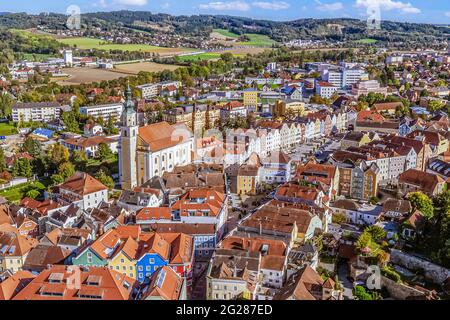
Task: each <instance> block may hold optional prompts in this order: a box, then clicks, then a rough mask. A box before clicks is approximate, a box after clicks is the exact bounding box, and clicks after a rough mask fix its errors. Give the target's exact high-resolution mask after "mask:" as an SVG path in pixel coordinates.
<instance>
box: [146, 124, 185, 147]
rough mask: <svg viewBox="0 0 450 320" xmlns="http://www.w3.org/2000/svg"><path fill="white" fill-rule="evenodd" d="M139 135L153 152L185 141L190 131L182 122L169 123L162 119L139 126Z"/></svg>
mask: <svg viewBox="0 0 450 320" xmlns="http://www.w3.org/2000/svg"><path fill="white" fill-rule="evenodd" d="M139 137H140V138H141V139H142V141H143V142H144V143H146V144H147V145H148V146H149V148H150V151H152V152H155V151H160V150H163V149H167V148H170V147H173V146H176V145H178V144H181V143H184V142H187V141H188V139H189V138H190V137H191V132H190V131H189V129H188V128H187V126H186V125H184V124H176V125H170V124H169V123H167V122H164V121H163V122H159V123H154V124H151V125H148V126H145V127H140V128H139Z"/></svg>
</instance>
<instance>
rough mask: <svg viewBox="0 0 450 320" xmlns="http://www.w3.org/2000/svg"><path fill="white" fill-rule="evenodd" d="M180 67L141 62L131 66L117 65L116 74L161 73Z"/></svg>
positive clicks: (130, 64)
mask: <svg viewBox="0 0 450 320" xmlns="http://www.w3.org/2000/svg"><path fill="white" fill-rule="evenodd" d="M177 68H178V66H176V65H170V64H159V63H154V62H139V63H129V64H118V65H115V69H114V71H115V72H120V73H124V74H138V73H139V72H140V71H147V72H160V71H164V70H170V71H173V70H175V69H177Z"/></svg>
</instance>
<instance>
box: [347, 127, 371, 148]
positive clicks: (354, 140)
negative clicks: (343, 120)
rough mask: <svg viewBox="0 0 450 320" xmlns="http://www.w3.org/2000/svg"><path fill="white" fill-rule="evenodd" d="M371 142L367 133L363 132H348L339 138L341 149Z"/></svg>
mask: <svg viewBox="0 0 450 320" xmlns="http://www.w3.org/2000/svg"><path fill="white" fill-rule="evenodd" d="M369 142H371V139H370V137H369V135H368V134H367V133H363V132H357V131H356V132H355V131H353V132H349V133H347V134H346V136H345V137H344V138H343V139H342V140H341V149H343V150H345V149H348V148H350V147H355V148H358V147H361V146H363V145H366V144H368V143H369Z"/></svg>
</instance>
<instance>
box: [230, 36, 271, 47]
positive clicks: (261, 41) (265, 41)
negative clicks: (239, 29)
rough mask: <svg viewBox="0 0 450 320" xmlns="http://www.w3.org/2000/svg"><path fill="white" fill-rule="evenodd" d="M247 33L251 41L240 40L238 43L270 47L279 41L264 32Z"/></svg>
mask: <svg viewBox="0 0 450 320" xmlns="http://www.w3.org/2000/svg"><path fill="white" fill-rule="evenodd" d="M245 35H246V36H247V37H249V38H250V41H245V42H238V45H241V46H253V47H269V46H271V45H273V44H276V43H277V42H276V41H275V40H272V39H270V38H269V37H268V36H266V35H263V34H256V33H246V34H245Z"/></svg>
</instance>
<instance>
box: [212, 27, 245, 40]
mask: <svg viewBox="0 0 450 320" xmlns="http://www.w3.org/2000/svg"><path fill="white" fill-rule="evenodd" d="M211 36H212V37H214V38H222V37H223V38H224V39H225V38H234V39H237V38H239V35H238V34H236V33H233V32H230V31H228V30H225V29H214V30H213V33H212V34H211Z"/></svg>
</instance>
